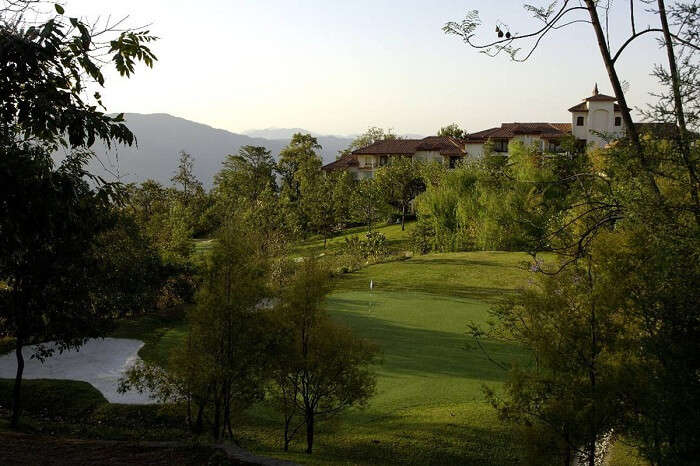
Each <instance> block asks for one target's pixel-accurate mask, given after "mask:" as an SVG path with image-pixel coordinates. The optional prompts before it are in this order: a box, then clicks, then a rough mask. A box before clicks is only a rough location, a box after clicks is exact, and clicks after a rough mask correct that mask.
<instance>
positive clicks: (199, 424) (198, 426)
mask: <svg viewBox="0 0 700 466" xmlns="http://www.w3.org/2000/svg"><path fill="white" fill-rule="evenodd" d="M204 405H205V403H201V404H200V405H199V406H198V407H197V421H196V422H195V425H194V431H195V432H196V433H198V434H199V433H201V432H202V428H203V424H204Z"/></svg>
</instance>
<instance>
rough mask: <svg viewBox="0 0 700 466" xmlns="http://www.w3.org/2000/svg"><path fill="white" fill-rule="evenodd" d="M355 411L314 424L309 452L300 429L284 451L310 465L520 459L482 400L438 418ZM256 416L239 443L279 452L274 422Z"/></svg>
mask: <svg viewBox="0 0 700 466" xmlns="http://www.w3.org/2000/svg"><path fill="white" fill-rule="evenodd" d="M358 414H359V413H358V412H357V411H356V410H352V412H351V413H348V414H347V415H346V416H343V417H340V418H334V419H333V420H331V421H326V422H321V423H319V424H318V426H317V437H316V448H315V453H314V454H313V455H312V456H306V455H304V454H303V453H302V450H303V447H304V436H303V434H301V435H300V436H299V437H298V438H297V439H296V440H295V442H294V443H293V444H292V449H291V451H290V454H288V455H285V456H286V457H288V458H290V459H292V460H295V461H299V462H302V463H305V464H307V463H308V464H312V465H316V464H323V465H326V464H357V465H365V464H366V465H394V464H407V465H471V464H479V465H489V466H490V465H494V466H495V465H511V464H513V465H514V464H521V461H520V459H519V456H520V452H521V451H522V445H521V444H520V443H519V441H518V439H517V437H516V436H515V435H514V432H513V430H512V429H511V428H510V427H509V426H508V425H506V424H504V423H501V422H500V421H498V419H497V417H496V413H495V412H494V411H492V410H491V408H490V407H488V406H486V405H485V404H480V403H477V404H470V405H468V407H467V408H466V409H461V410H460V407H455V410H454V411H451V410H450V409H446V411H445V412H444V413H442V415H441V416H440V417H439V418H438V419H435V418H433V417H431V416H430V413H425V415H427V416H428V418H427V419H423V418H422V416H423V414H424V413H421V412H416V413H411V414H408V415H402V414H396V413H386V414H385V415H382V416H381V418H378V419H375V420H369V419H368V418H366V417H365V416H363V415H359V416H358ZM343 418H345V420H343ZM260 420H261V419H260V418H257V419H250V420H249V421H252V423H250V424H249V423H247V422H244V424H246V426H245V427H243V430H245V431H247V433H248V434H252V437H248V439H247V440H248V442H249V443H248V444H247V445H245V446H246V447H249V448H252V449H254V450H263V453H265V454H269V455H278V454H280V453H279V449H280V448H281V445H280V443H281V442H280V439H279V434H278V435H277V436H269V431H270V429H271V428H273V425H274V426H276V427H277V428H279V426H278V425H277V424H276V423H275V424H272V423H260ZM256 421H257V422H256ZM249 429H250V430H249Z"/></svg>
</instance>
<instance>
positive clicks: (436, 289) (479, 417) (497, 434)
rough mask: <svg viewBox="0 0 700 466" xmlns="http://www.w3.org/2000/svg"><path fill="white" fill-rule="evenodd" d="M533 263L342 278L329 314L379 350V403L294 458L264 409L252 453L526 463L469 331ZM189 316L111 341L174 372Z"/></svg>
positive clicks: (172, 316) (259, 410) (126, 327)
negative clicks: (124, 341)
mask: <svg viewBox="0 0 700 466" xmlns="http://www.w3.org/2000/svg"><path fill="white" fill-rule="evenodd" d="M387 228H396V229H397V231H399V232H400V227H398V228H397V227H395V226H391V227H387ZM307 246H308V245H307ZM527 260H528V256H527V255H526V254H523V253H507V252H472V253H451V254H434V255H426V256H417V257H413V258H411V259H408V260H404V261H398V262H390V263H383V264H378V265H373V266H370V267H366V268H364V269H362V270H360V271H358V272H356V273H352V274H346V275H343V276H342V278H340V279H338V281H337V282H336V288H335V291H334V292H333V293H332V294H331V295H330V296H329V298H328V300H327V308H328V311H329V312H330V313H331V315H332V316H333V317H334V318H335V319H336V320H337V321H338V322H341V323H343V324H345V325H347V326H348V327H350V328H352V329H353V331H355V332H357V334H359V335H361V336H363V337H365V338H368V339H370V340H373V341H375V342H376V343H377V344H378V345H379V346H380V348H381V351H382V356H381V360H380V362H379V363H378V364H377V366H376V371H377V375H378V381H377V393H376V396H374V397H373V398H372V399H371V400H370V402H369V404H368V406H367V407H366V408H365V409H353V410H350V411H349V412H347V413H346V414H344V415H343V416H341V417H340V418H338V419H336V420H333V421H330V422H326V423H322V424H321V425H320V426H319V431H318V435H317V443H316V448H315V452H314V454H313V455H312V456H308V455H305V454H304V453H302V451H303V436H300V438H299V439H298V440H297V442H295V443H294V444H293V445H292V451H290V452H289V453H287V454H284V453H283V452H282V451H281V436H282V430H281V429H282V424H281V419H280V418H279V415H278V414H277V413H276V412H275V411H274V410H273V409H272V408H271V406H269V405H267V404H265V403H262V404H260V405H258V406H256V407H255V408H254V409H252V410H251V411H250V412H248V413H246V414H244V415H243V416H242V418H241V419H240V420H239V421H240V422H239V423H238V428H237V432H236V434H237V436H239V438H240V439H241V442H242V445H243V446H244V447H246V448H248V449H251V450H253V451H254V452H257V453H261V454H265V455H269V456H277V457H285V458H288V459H292V460H294V461H296V462H299V463H304V464H319V465H321V464H323V465H326V464H338V465H339V464H366V465H380V464H386V465H388V464H396V463H402V464H416V465H426V464H483V465H508V464H518V463H519V461H520V456H521V455H520V451H521V447H520V446H519V444H518V441H517V440H516V437H515V436H514V434H513V432H512V431H511V429H510V428H509V427H508V426H507V425H505V424H503V423H501V422H500V421H499V420H498V419H497V416H496V413H495V412H494V410H493V409H492V408H491V407H490V406H489V405H488V403H486V402H485V400H484V395H483V387H484V386H485V385H487V386H490V387H494V388H498V387H499V386H500V385H501V384H502V381H503V379H504V376H505V374H504V372H503V371H502V370H501V369H499V368H498V367H497V366H496V365H495V364H493V363H492V362H491V361H489V359H488V358H487V357H486V356H485V355H484V354H483V352H481V351H480V350H479V349H477V348H475V347H474V345H473V344H471V341H470V339H469V338H468V337H467V336H466V334H465V332H466V331H467V324H468V323H469V322H477V323H483V322H484V321H485V320H486V318H487V317H488V309H489V307H490V305H491V304H492V303H493V302H495V301H496V300H497V299H498V298H499V297H501V296H503V295H505V294H507V293H510V292H512V291H513V290H514V289H515V288H516V287H517V286H519V285H522V284H525V283H527V281H528V278H529V276H530V274H529V273H528V272H527V266H526V261H527ZM370 280H371V281H372V282H373V284H374V288H373V290H370V289H369V283H370ZM183 319H184V313H183V312H182V309H180V310H177V311H176V312H173V311H168V312H165V313H162V314H153V315H150V316H147V317H141V318H138V319H132V320H124V321H121V322H120V325H119V326H118V328H117V330H116V331H115V332H114V333H113V334H112V336H115V337H125V338H139V339H141V340H143V341H144V342H145V346H144V347H143V348H142V350H141V351H140V353H139V354H140V355H141V356H142V357H143V358H144V359H146V360H149V361H154V362H158V363H160V364H163V365H164V366H167V361H168V355H169V353H170V351H171V350H172V348H174V347H175V346H177V345H178V344H180V343H181V342H182V341H183V339H184V338H185V336H186V332H187V328H186V325H185V323H184V320H183ZM485 347H486V349H487V351H488V353H489V355H490V356H491V357H492V358H494V359H496V360H499V361H504V362H518V363H520V364H528V363H529V360H528V356H527V354H525V353H524V351H522V350H521V349H520V348H518V347H515V346H513V345H509V344H504V343H500V342H486V344H485ZM115 410H116V411H115ZM132 411H133V412H135V410H133V409H131V408H130V409H129V410H125V408H119V406H118V405H105V406H104V407H102V408H100V409H99V410H98V412H97V413H96V414H95V415H93V417H95V418H96V419H99V418H102V417H103V416H109V417H111V416H116V419H117V420H116V421H115V422H118V423H119V424H120V425H121V424H124V423H127V422H132V421H131V420H132V419H133V417H134V416H137V414H134V413H133V412H132ZM115 413H116V414H115ZM125 413H128V414H125ZM149 413H150V411H149ZM150 415H153V413H151V414H150ZM96 416H97V417H96ZM124 416H128V417H126V418H125V419H127V421H123V422H122V420H121V418H122V417H124ZM104 420H105V422H109V421H108V420H107V419H106V418H105V419H104ZM158 422H161V421H158ZM172 429H174V426H170V425H169V424H163V426H162V427H159V429H158V430H159V436H161V435H170V436H177V435H183V434H184V433H182V432H179V433H178V432H175V431H174V430H172ZM103 431H104V429H102V430H100V431H99V436H100V437H102V436H103V435H105V434H104V432H103ZM93 435H95V434H93ZM113 435H115V436H117V437H123V436H124V435H125V434H124V433H123V432H121V431H119V430H115V431H114V433H113Z"/></svg>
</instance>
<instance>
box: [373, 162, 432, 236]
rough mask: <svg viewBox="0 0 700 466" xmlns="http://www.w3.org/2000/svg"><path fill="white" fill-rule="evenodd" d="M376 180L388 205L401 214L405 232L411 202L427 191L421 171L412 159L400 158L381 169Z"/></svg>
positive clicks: (402, 226) (402, 227)
mask: <svg viewBox="0 0 700 466" xmlns="http://www.w3.org/2000/svg"><path fill="white" fill-rule="evenodd" d="M376 179H377V183H378V185H379V189H380V190H381V191H382V193H383V194H384V196H385V198H386V201H387V203H388V204H390V205H392V206H394V207H396V208H397V209H398V210H399V211H400V212H401V230H402V231H403V230H404V229H405V224H406V212H407V211H408V209H409V208H410V206H411V201H413V199H414V198H415V197H416V196H417V195H418V194H420V193H421V192H422V191H424V190H425V184H424V183H423V180H422V179H421V177H420V171H419V169H418V168H417V167H416V164H415V163H414V162H413V161H412V160H411V159H409V158H403V157H400V158H397V160H394V161H392V163H391V164H390V165H388V166H386V167H383V168H381V169H380V170H379V171H378V172H377V175H376Z"/></svg>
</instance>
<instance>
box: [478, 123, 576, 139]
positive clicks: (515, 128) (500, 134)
mask: <svg viewBox="0 0 700 466" xmlns="http://www.w3.org/2000/svg"><path fill="white" fill-rule="evenodd" d="M570 133H571V123H503V124H502V125H501V127H500V128H490V129H486V130H484V131H479V132H476V133H471V134H470V135H469V137H468V138H467V141H466V142H467V143H469V142H483V141H485V140H487V139H489V138H492V139H510V138H513V137H515V136H519V135H523V136H525V135H528V136H538V137H541V138H556V137H562V136H566V135H568V134H570Z"/></svg>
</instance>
